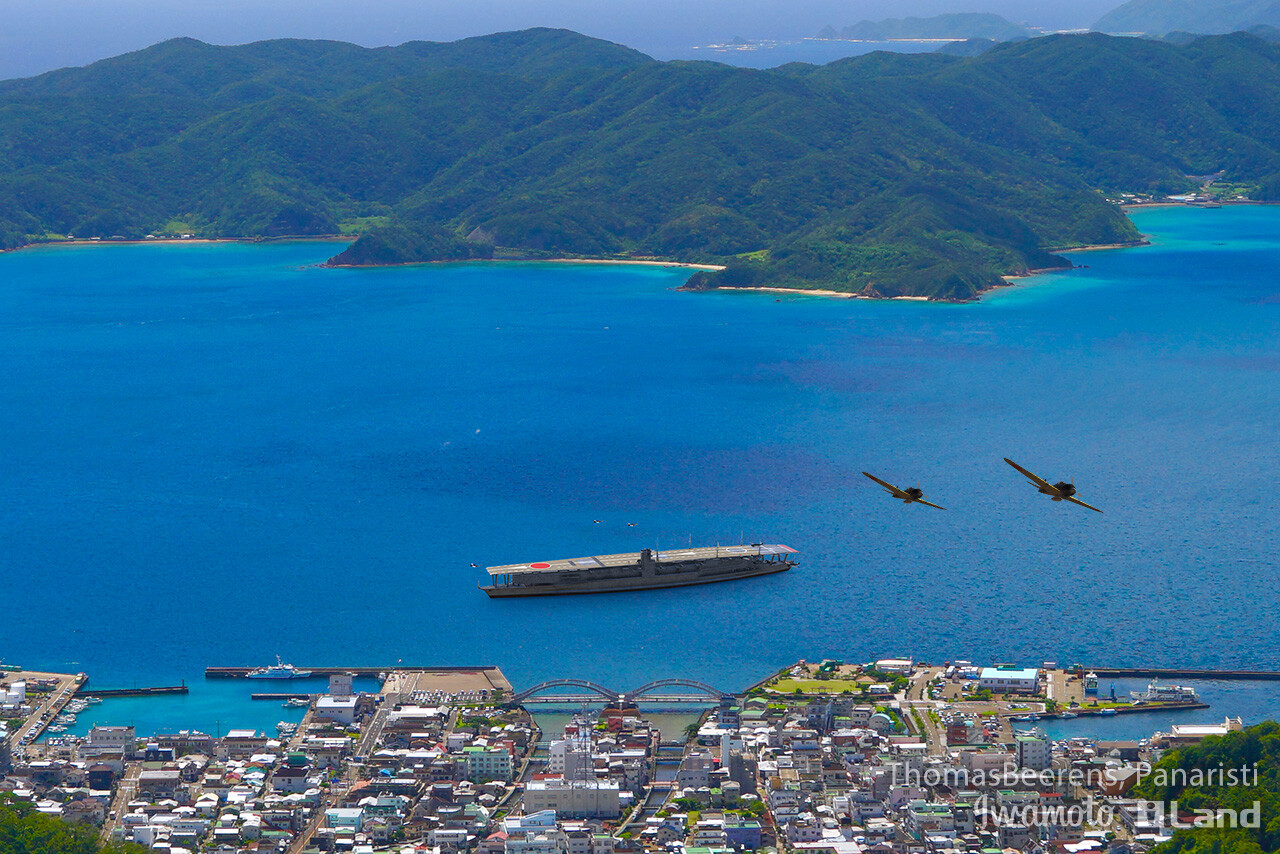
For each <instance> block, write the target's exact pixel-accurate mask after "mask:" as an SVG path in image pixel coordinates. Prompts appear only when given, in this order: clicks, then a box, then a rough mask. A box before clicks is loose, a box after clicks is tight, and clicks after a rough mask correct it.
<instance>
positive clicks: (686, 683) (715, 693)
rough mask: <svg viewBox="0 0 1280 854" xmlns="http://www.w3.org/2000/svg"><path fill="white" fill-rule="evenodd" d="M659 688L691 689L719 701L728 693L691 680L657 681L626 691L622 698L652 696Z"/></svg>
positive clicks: (631, 698)
mask: <svg viewBox="0 0 1280 854" xmlns="http://www.w3.org/2000/svg"><path fill="white" fill-rule="evenodd" d="M660 688H692V689H693V690H694V691H696V692H698V693H699V694H702V695H703V696H705V697H706V698H707V699H709V700H719V699H720V698H721V697H726V696H728V692H726V691H721V690H720V689H719V688H712V687H711V686H710V685H708V684H707V683H705V682H697V681H695V680H693V679H659V680H657V681H655V682H649V683H647V684H645V685H641V686H640V687H639V688H636V689H635V690H634V691H628V692H627V693H626V694H625V695H624V696H625V697H626V699H628V700H635V699H638V698H639V697H642V696H644V695H652V694H653V693H654V692H656V691H658V689H660Z"/></svg>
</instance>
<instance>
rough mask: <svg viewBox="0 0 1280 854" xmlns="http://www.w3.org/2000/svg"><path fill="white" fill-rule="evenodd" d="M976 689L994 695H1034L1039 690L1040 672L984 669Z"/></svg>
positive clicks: (1032, 669)
mask: <svg viewBox="0 0 1280 854" xmlns="http://www.w3.org/2000/svg"><path fill="white" fill-rule="evenodd" d="M978 688H979V689H982V688H985V689H987V690H989V691H991V692H993V693H995V694H1034V693H1036V692H1037V691H1038V690H1039V689H1040V671H1039V670H1037V669H1036V668H1034V667H984V668H982V672H981V673H980V674H979V675H978Z"/></svg>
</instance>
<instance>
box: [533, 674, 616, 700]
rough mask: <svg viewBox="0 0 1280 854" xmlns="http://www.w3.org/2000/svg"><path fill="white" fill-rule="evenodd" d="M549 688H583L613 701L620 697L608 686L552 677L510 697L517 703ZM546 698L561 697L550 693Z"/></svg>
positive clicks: (582, 680) (555, 698) (556, 698)
mask: <svg viewBox="0 0 1280 854" xmlns="http://www.w3.org/2000/svg"><path fill="white" fill-rule="evenodd" d="M551 688H585V689H587V690H588V691H593V692H595V693H596V694H599V695H600V696H601V697H603V698H605V699H606V700H612V701H614V702H617V701H618V700H619V699H621V697H620V696H619V694H618V692H617V691H610V690H609V689H608V688H606V687H604V686H603V685H597V684H596V683H594V682H588V681H587V680H585V679H552V680H550V681H548V682H539V683H538V684H537V685H534V686H533V687H532V688H526V689H525V690H523V691H521V692H520V693H519V694H516V695H515V696H514V697H512V698H511V699H512V700H514V701H515V702H517V703H523V702H524V701H525V700H528V699H529V698H530V697H532V696H534V695H535V694H541V693H542V692H543V691H546V690H549V689H551ZM546 699H547V700H559V699H562V698H561V697H559V696H557V695H552V696H550V697H547V698H546ZM564 699H567V698H564ZM575 699H576V698H575Z"/></svg>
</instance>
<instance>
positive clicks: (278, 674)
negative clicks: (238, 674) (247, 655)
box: [245, 655, 311, 679]
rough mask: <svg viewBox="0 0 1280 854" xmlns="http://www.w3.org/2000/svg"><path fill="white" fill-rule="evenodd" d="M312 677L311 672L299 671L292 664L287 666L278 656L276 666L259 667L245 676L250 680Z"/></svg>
mask: <svg viewBox="0 0 1280 854" xmlns="http://www.w3.org/2000/svg"><path fill="white" fill-rule="evenodd" d="M310 675H311V671H310V670H299V669H298V668H296V667H294V666H293V665H292V664H285V663H284V662H283V661H281V660H280V656H278V655H277V656H276V663H275V665H274V666H272V667H259V668H258V669H257V670H250V671H249V672H248V673H246V674H245V676H247V677H248V678H249V679H305V678H306V677H308V676H310Z"/></svg>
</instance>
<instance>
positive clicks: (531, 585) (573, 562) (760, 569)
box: [480, 543, 796, 598]
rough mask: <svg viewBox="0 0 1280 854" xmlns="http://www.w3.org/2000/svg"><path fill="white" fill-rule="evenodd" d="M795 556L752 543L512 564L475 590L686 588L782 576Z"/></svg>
mask: <svg viewBox="0 0 1280 854" xmlns="http://www.w3.org/2000/svg"><path fill="white" fill-rule="evenodd" d="M795 553H796V550H795V549H793V548H791V547H790V546H782V545H765V544H762V543H753V544H751V545H742V546H706V547H702V548H689V549H675V550H670V551H654V550H653V549H644V550H643V551H639V552H630V553H628V554H616V555H593V556H588V557H575V558H566V559H564V560H549V561H540V562H536V563H516V564H509V565H507V566H491V567H488V569H487V570H486V571H487V572H488V573H489V576H490V578H491V579H492V581H493V583H492V584H490V585H488V586H482V587H481V588H480V589H481V590H483V591H484V592H485V593H487V594H489V596H490V597H493V598H499V597H505V596H555V595H560V594H566V593H612V592H616V591H622V590H652V589H655V588H661V587H686V586H689V585H692V584H712V583H714V582H717V581H733V580H735V579H738V578H752V577H754V576H757V575H772V574H773V573H775V572H786V571H787V570H789V569H791V567H793V566H795V560H794V559H793V558H792V557H791V556H792V555H794V554H795Z"/></svg>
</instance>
